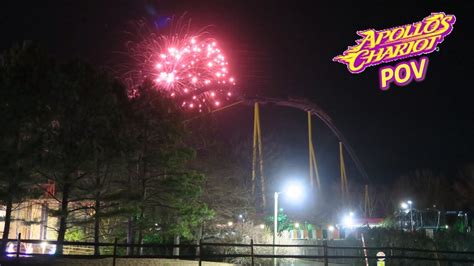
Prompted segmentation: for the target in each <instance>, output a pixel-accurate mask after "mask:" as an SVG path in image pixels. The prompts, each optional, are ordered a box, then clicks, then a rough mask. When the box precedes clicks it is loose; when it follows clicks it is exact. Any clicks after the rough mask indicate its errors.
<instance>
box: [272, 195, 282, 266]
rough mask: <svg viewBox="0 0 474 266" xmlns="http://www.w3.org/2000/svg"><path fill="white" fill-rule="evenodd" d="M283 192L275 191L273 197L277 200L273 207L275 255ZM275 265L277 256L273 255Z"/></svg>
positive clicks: (274, 253) (274, 252)
mask: <svg viewBox="0 0 474 266" xmlns="http://www.w3.org/2000/svg"><path fill="white" fill-rule="evenodd" d="M280 193H281V192H275V194H274V195H273V199H274V200H275V204H274V209H273V256H275V255H276V247H275V244H276V238H277V233H278V195H280ZM273 265H276V258H275V257H273Z"/></svg>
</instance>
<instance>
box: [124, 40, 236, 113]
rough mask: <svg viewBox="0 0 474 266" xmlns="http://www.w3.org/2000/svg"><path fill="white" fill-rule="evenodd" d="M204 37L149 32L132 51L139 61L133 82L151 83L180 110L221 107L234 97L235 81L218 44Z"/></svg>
mask: <svg viewBox="0 0 474 266" xmlns="http://www.w3.org/2000/svg"><path fill="white" fill-rule="evenodd" d="M205 35H207V34H194V35H191V34H188V33H187V32H186V33H185V34H179V32H178V33H175V34H170V35H157V34H154V33H150V34H149V36H146V37H145V38H144V39H143V40H142V41H140V42H138V43H135V44H134V45H133V47H132V49H131V52H132V57H134V59H135V61H137V62H138V69H137V70H136V71H133V73H134V77H135V79H138V80H139V81H143V80H144V79H151V80H153V82H154V84H155V85H156V88H157V89H159V90H162V91H164V92H166V93H167V94H168V95H169V96H170V97H172V98H175V99H176V100H177V101H180V102H179V104H180V105H181V106H182V107H183V108H187V109H194V110H199V111H202V109H203V108H204V107H211V108H212V107H214V108H215V107H219V106H221V105H222V103H223V102H225V101H227V100H229V99H230V98H231V96H232V95H233V89H234V86H235V84H236V80H235V77H234V76H233V75H232V74H231V73H230V71H229V68H230V65H229V62H228V61H227V58H226V56H225V55H224V53H223V51H222V49H221V48H220V47H219V45H218V42H217V41H216V40H215V39H212V38H207V37H206V36H205ZM138 83H139V82H138Z"/></svg>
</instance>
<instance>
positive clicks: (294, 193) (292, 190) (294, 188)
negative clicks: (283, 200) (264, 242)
mask: <svg viewBox="0 0 474 266" xmlns="http://www.w3.org/2000/svg"><path fill="white" fill-rule="evenodd" d="M301 193H302V189H301V187H300V186H298V185H290V186H288V187H287V189H286V190H285V191H279V192H275V193H274V194H273V199H274V205H273V207H274V208H273V256H275V255H276V246H275V245H276V238H277V234H278V198H279V195H280V194H286V195H287V196H289V197H290V198H293V199H296V198H298V197H299V196H301ZM273 265H276V258H275V257H273Z"/></svg>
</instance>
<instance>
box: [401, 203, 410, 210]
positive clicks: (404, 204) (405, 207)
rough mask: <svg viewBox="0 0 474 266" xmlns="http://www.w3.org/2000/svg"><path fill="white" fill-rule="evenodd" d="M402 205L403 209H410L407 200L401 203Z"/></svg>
mask: <svg viewBox="0 0 474 266" xmlns="http://www.w3.org/2000/svg"><path fill="white" fill-rule="evenodd" d="M400 207H402V209H404V210H406V209H408V204H407V203H406V202H402V203H401V204H400Z"/></svg>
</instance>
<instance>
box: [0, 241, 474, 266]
mask: <svg viewBox="0 0 474 266" xmlns="http://www.w3.org/2000/svg"><path fill="white" fill-rule="evenodd" d="M8 241H9V243H10V245H13V246H16V250H14V252H12V251H7V252H5V254H6V255H7V256H9V257H14V258H16V259H21V258H22V257H61V258H82V259H84V258H86V259H94V258H113V265H115V264H116V259H117V258H164V259H191V260H198V261H199V265H201V262H202V261H203V260H206V259H208V260H209V259H228V258H247V259H250V261H248V264H250V265H254V263H255V259H305V260H320V261H321V262H323V263H324V265H328V264H329V260H330V259H352V260H369V259H370V260H377V259H378V257H377V256H375V255H370V254H369V255H365V254H364V253H363V252H364V251H386V252H387V253H388V254H386V255H385V257H384V258H385V260H386V261H394V260H415V261H439V262H461V263H474V251H454V250H430V249H419V248H406V247H357V246H342V247H336V246H328V244H327V241H323V244H321V245H302V244H297V245H291V244H276V245H273V244H256V243H254V242H253V240H250V243H249V244H243V243H234V244H232V243H209V242H202V240H201V241H199V242H198V243H197V244H179V245H173V244H126V243H118V241H117V239H115V241H114V242H113V243H98V244H96V243H94V242H70V241H64V242H63V246H76V247H79V246H91V247H93V246H99V247H100V248H112V249H111V250H110V251H111V253H109V254H102V255H78V254H63V255H56V254H54V255H52V254H43V253H44V252H43V253H35V252H25V251H22V244H36V245H45V244H49V245H57V244H58V242H57V241H46V240H29V239H24V240H23V239H21V235H19V238H18V239H9V240H8ZM206 247H232V248H246V249H248V252H245V253H238V252H233V253H225V252H224V253H217V254H216V253H206V252H203V251H204V250H206V249H205V248H206ZM119 248H127V249H132V250H138V251H139V254H133V251H132V254H130V253H127V254H119V252H118V249H119ZM144 248H155V249H156V248H164V249H167V250H173V249H176V248H179V249H188V251H189V250H191V251H192V253H191V254H178V255H175V254H174V253H173V254H172V255H169V254H159V255H156V254H143V253H142V249H144ZM256 248H276V249H277V250H278V249H279V248H318V249H322V250H323V252H322V255H318V254H310V255H296V254H278V253H276V254H261V253H258V252H256V250H255V249H256ZM23 249H24V248H23ZM43 250H44V249H43ZM329 250H336V251H337V250H342V251H343V250H355V251H356V252H357V253H359V254H364V255H329V252H328V251H329ZM397 251H398V253H400V254H399V255H396V254H394V253H397ZM317 253H319V252H317ZM372 253H373V252H372ZM406 253H409V254H406ZM450 255H452V256H455V257H452V256H450Z"/></svg>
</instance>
